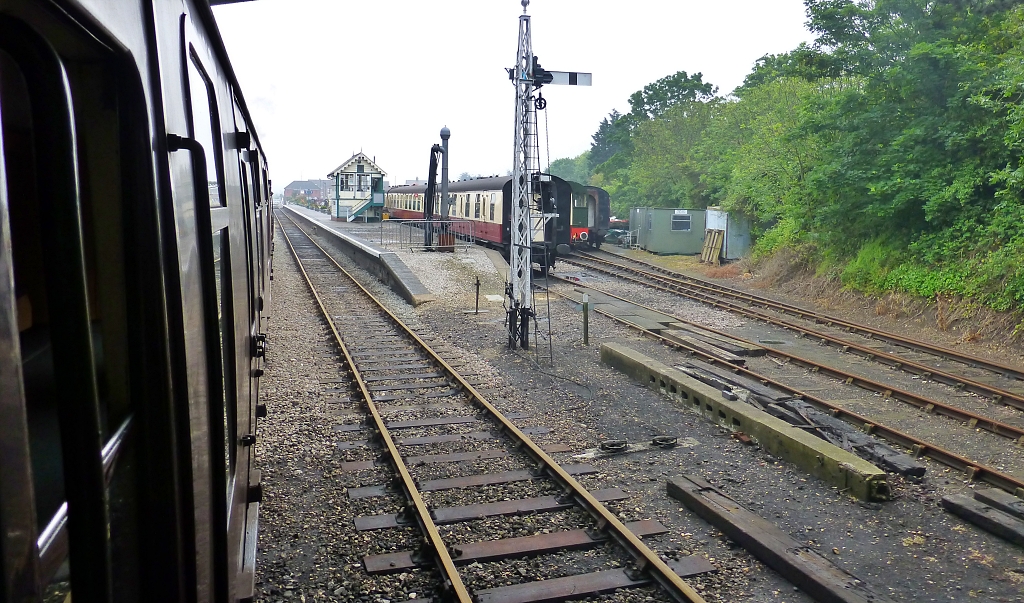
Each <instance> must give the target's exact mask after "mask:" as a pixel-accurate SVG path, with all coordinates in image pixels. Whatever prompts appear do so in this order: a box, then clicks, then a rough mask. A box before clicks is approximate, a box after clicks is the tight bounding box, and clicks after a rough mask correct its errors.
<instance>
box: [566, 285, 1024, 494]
mask: <svg viewBox="0 0 1024 603" xmlns="http://www.w3.org/2000/svg"><path fill="white" fill-rule="evenodd" d="M551 278H552V279H554V280H557V281H561V282H564V283H567V284H570V285H578V283H576V282H574V281H572V280H568V279H565V278H562V277H559V276H554V275H552V277H551ZM589 288H590V289H593V290H594V291H598V292H601V293H602V294H603V295H606V296H608V297H613V298H617V299H620V300H622V301H624V302H627V301H628V302H629V303H633V304H636V302H632V301H630V300H625V299H623V298H621V297H618V296H616V295H614V294H611V293H609V292H607V291H601V290H600V289H597V288H594V287H592V286H591V287H589ZM556 294H557V293H556ZM641 307H644V306H641ZM646 309H648V310H654V309H653V308H646ZM608 318H610V319H612V320H613V321H616V322H619V323H621V324H623V325H626V326H629V327H630V328H634V329H639V330H641V331H643V332H644V333H645V334H646V335H647V336H649V337H653V338H655V339H658V340H659V341H661V342H662V343H663V344H665V345H667V346H669V347H671V348H674V349H679V350H682V351H685V352H687V353H689V354H692V355H694V356H695V357H697V358H699V359H700V360H702V361H704V362H706V363H708V364H710V365H717V366H720V367H723V368H726V369H728V370H729V371H731V372H732V373H735V374H736V375H740V376H745V377H748V378H750V379H752V380H754V381H757V382H760V383H762V384H763V385H768V386H771V387H774V388H776V389H778V390H779V391H782V392H785V393H787V394H790V395H792V396H794V397H796V398H798V399H801V400H804V401H805V402H808V403H810V404H811V405H813V406H815V407H817V408H818V409H820V410H823V411H826V412H828V413H829V414H831V415H832V416H835V417H837V418H839V419H842V420H844V421H846V422H848V423H851V424H853V425H856V426H858V427H860V428H862V429H864V430H865V431H867V432H868V433H871V434H874V435H876V436H878V437H881V438H883V439H885V440H887V441H889V442H892V443H895V444H898V445H900V446H902V447H903V448H906V449H907V450H910V451H911V453H912V454H913V455H914V456H918V457H920V456H923V457H928V458H931V459H932V460H935V461H937V462H939V463H941V464H943V465H945V466H947V467H951V468H953V469H956V470H957V471H960V472H963V473H964V475H965V476H966V477H967V479H968V480H978V481H982V482H986V483H988V484H991V485H993V486H996V487H998V488H1000V489H1003V490H1005V491H1007V492H1010V493H1013V494H1016V495H1017V496H1022V495H1024V480H1022V479H1019V478H1017V477H1015V476H1013V475H1010V474H1008V473H1006V472H1004V471H1001V470H999V469H997V468H995V467H992V466H991V465H989V464H987V463H983V462H980V461H978V460H975V459H971V458H968V457H966V456H964V455H961V454H957V453H955V452H952V451H950V450H948V449H946V448H944V447H942V446H940V445H938V444H935V443H934V442H931V441H928V440H925V439H922V438H919V437H916V436H914V435H913V434H910V433H907V432H906V431H903V430H899V429H896V428H894V427H892V426H890V425H887V424H886V423H884V422H882V421H879V420H877V419H876V418H872V417H868V416H865V415H862V414H859V413H856V412H853V411H851V410H848V409H846V408H843V407H842V406H839V405H836V404H833V403H831V402H829V401H828V400H826V399H824V398H821V397H819V396H815V395H814V394H813V393H810V392H807V391H802V390H801V389H799V388H796V387H792V386H790V385H788V384H786V383H785V382H783V381H780V380H778V379H774V378H772V377H770V376H768V375H765V374H762V373H759V372H757V371H754V370H752V369H751V368H749V367H746V366H742V365H739V364H733V363H730V362H728V361H725V360H722V359H721V358H719V357H717V356H715V355H712V354H709V353H707V352H706V351H704V350H703V349H701V348H699V347H694V346H689V345H687V344H684V343H680V342H678V341H675V340H673V339H669V338H666V337H664V336H662V335H661V334H659V333H657V332H655V331H650V330H646V329H642V328H640V327H638V326H636V325H634V324H632V323H630V322H629V321H628V320H624V319H622V318H619V317H617V316H614V315H611V314H609V315H608ZM679 322H683V323H685V322H688V321H685V320H680V321H679ZM691 324H692V323H691ZM695 326H699V327H700V328H701V329H703V330H706V331H709V332H711V333H715V334H718V335H722V336H724V337H729V338H733V339H737V340H739V341H745V340H743V339H742V338H737V337H736V336H735V335H731V334H728V333H724V332H721V331H717V330H715V329H712V328H708V327H707V326H704V325H695ZM745 343H748V344H754V345H756V342H751V341H745ZM792 358H795V359H796V362H798V363H799V364H801V365H804V366H806V367H808V368H811V369H812V370H813V371H814V372H821V373H831V374H832V376H834V377H840V378H842V379H843V381H844V382H845V383H847V384H851V385H854V384H856V385H861V386H862V387H863V386H864V383H873V384H874V385H873V387H869V388H867V389H870V390H871V391H877V392H880V393H882V394H883V395H884V396H885V397H886V398H890V399H896V400H899V401H902V402H908V401H909V399H910V398H911V397H914V398H915V400H916V403H913V405H914V406H918V407H919V408H923V409H925V410H926V411H927V412H935V413H936V414H945V415H946V416H949V417H951V418H957V419H960V420H965V417H968V418H967V419H966V420H965V423H966V425H967V426H968V427H970V428H979V429H982V428H984V429H987V430H988V431H991V432H993V433H996V434H999V435H1005V436H1007V437H1013V438H1017V439H1016V441H1017V442H1018V443H1019V442H1020V441H1022V440H1024V438H1021V437H1019V436H1018V435H1016V434H1020V433H1024V430H1021V429H1020V428H1018V427H1015V426H1012V425H1008V424H1005V423H1001V422H999V421H995V420H994V419H991V418H988V417H985V416H982V415H977V414H975V413H968V412H966V411H963V410H961V409H958V408H956V407H951V406H949V405H946V404H943V403H941V402H938V401H935V400H931V399H929V398H924V397H922V396H917V395H916V394H911V393H910V392H903V391H900V390H898V389H896V388H893V387H892V386H886V385H885V384H880V383H875V382H870V381H868V380H866V379H863V378H856V379H859V380H860V383H858V382H856V381H855V380H854V379H855V377H854V376H852V375H851V376H847V375H846V374H845V373H842V372H840V371H836V370H834V369H831V368H829V367H826V366H825V365H821V364H816V363H814V362H813V361H810V360H807V359H800V358H796V357H795V356H794V357H792ZM819 368H820V369H821V370H818V369H819Z"/></svg>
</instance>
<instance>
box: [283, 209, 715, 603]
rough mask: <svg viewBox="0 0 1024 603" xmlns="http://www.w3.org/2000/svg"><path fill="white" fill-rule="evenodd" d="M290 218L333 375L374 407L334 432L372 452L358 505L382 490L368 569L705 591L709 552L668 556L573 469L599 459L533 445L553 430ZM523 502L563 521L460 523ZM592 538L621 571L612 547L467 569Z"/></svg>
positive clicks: (462, 593)
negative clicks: (518, 529)
mask: <svg viewBox="0 0 1024 603" xmlns="http://www.w3.org/2000/svg"><path fill="white" fill-rule="evenodd" d="M280 218H281V219H279V220H278V224H279V225H280V227H281V229H282V234H283V235H284V236H285V239H286V241H287V242H288V246H289V248H290V250H291V252H292V254H293V256H294V257H295V259H296V262H297V264H298V265H299V268H300V271H301V273H302V275H303V277H304V278H305V280H306V282H307V284H308V285H309V287H310V291H311V292H312V294H313V296H314V298H315V299H316V302H317V304H318V306H319V307H320V310H321V312H322V314H323V319H324V321H325V323H326V324H327V326H328V329H329V331H330V332H331V334H332V335H333V339H334V343H335V344H336V346H337V352H338V363H339V366H338V371H337V372H338V374H339V375H341V376H340V377H338V378H337V379H333V380H331V381H333V382H334V383H336V384H337V386H338V387H337V389H338V391H340V392H347V393H348V396H349V398H350V400H351V403H350V404H349V407H350V409H351V410H355V409H357V408H358V409H359V410H361V411H362V413H363V415H364V416H365V419H364V420H363V421H361V422H359V423H349V424H345V425H340V426H338V428H336V431H337V432H339V433H345V434H349V435H350V436H352V437H355V438H362V439H349V440H346V441H344V442H342V443H340V444H339V448H341V449H342V450H347V451H359V452H361V453H362V454H361V458H360V460H352V461H350V462H347V463H345V464H344V466H343V469H344V470H346V471H359V472H366V473H365V474H366V475H367V479H377V480H378V481H379V483H378V484H375V485H370V486H363V487H358V488H349V489H348V493H347V495H348V498H349V499H350V501H353V502H352V503H350V504H360V502H359V501H365V500H373V501H374V502H372V504H369V505H367V506H366V507H365V508H367V509H372V510H375V511H376V512H374V513H368V514H366V515H364V516H361V517H358V518H357V519H356V521H355V526H354V527H355V529H356V530H358V531H360V532H371V531H372V532H373V534H374V536H373V539H374V541H375V542H376V546H375V550H383V551H387V552H382V553H379V554H374V555H367V556H366V557H365V558H364V559H363V564H364V567H365V569H366V571H367V572H368V573H371V574H374V573H380V574H384V573H392V572H404V571H410V570H413V569H416V568H425V569H427V571H428V572H429V574H430V576H431V577H432V578H433V579H434V586H433V587H431V588H428V590H433V591H435V592H436V594H438V595H439V596H440V597H442V598H443V599H445V600H458V601H464V602H469V601H477V602H485V601H522V602H529V601H554V600H561V599H563V598H567V597H569V596H573V597H579V596H585V595H588V594H599V593H602V592H609V591H612V590H615V589H620V588H630V587H638V586H646V585H650V584H657V585H660V587H661V588H662V589H663V590H664V592H665V593H666V594H667V595H668V597H670V598H671V599H672V600H675V601H689V602H699V601H703V599H702V598H701V597H700V595H699V594H697V593H696V591H695V590H694V589H693V588H691V587H690V586H689V585H688V584H687V583H686V582H684V581H683V580H682V578H681V577H680V575H683V576H686V575H694V574H698V573H703V572H706V571H712V570H713V567H711V566H710V564H709V563H708V562H707V560H705V559H703V558H699V557H683V558H680V559H678V560H675V561H669V562H666V561H665V560H663V559H661V558H660V557H659V556H658V555H657V554H655V553H654V552H653V551H651V550H650V548H648V547H647V546H646V545H645V544H644V543H643V542H642V541H641V537H642V536H645V535H655V534H658V533H663V532H664V531H666V530H665V528H664V527H663V526H661V524H660V523H658V522H656V521H651V520H646V521H640V522H632V523H630V524H624V523H622V522H621V521H619V520H618V519H617V517H616V516H615V515H614V514H613V513H611V512H610V511H609V510H608V509H607V508H606V507H605V506H604V504H603V502H607V501H614V500H620V499H623V498H625V497H626V496H625V495H624V494H623V493H622V492H621V491H618V490H617V489H608V490H600V491H596V492H590V491H588V490H587V489H586V488H584V487H583V486H582V485H581V484H580V483H579V482H578V481H577V480H576V479H575V478H574V477H573V476H574V475H581V474H586V473H590V472H593V469H592V468H591V467H589V466H585V465H583V466H580V465H575V466H563V465H560V464H559V463H558V462H556V461H555V460H554V459H553V458H552V457H551V456H550V454H554V453H556V452H565V451H567V448H566V447H564V446H560V445H558V444H552V445H548V446H540V445H538V444H537V443H535V442H534V441H533V440H532V439H531V438H530V434H531V433H534V434H536V433H543V428H533V429H527V428H522V429H521V428H519V427H517V426H516V425H515V424H514V423H513V422H512V418H513V417H510V416H505V415H503V414H502V413H501V412H499V411H498V409H497V408H495V407H494V406H493V405H492V404H491V403H490V402H488V401H487V400H486V399H485V398H484V397H483V396H482V395H481V394H480V393H479V392H478V391H477V390H476V389H475V388H474V387H473V385H472V384H471V383H470V381H469V380H467V379H466V378H464V377H463V376H462V375H460V374H459V372H458V371H457V370H456V368H455V367H453V366H452V365H451V364H449V363H448V362H446V361H445V359H443V358H442V357H441V356H439V355H438V354H437V353H435V351H434V350H433V349H432V348H431V346H430V345H428V344H427V343H426V342H425V341H424V340H423V339H421V338H420V337H419V336H417V334H416V333H414V332H413V331H412V330H411V329H409V327H408V326H406V325H405V324H404V323H403V322H402V321H401V320H399V319H398V317H396V316H395V315H394V314H393V313H392V312H391V311H389V310H388V309H387V308H386V307H385V306H384V305H383V304H381V303H380V302H379V301H377V300H376V299H375V298H374V297H373V296H372V295H371V294H370V293H369V292H368V291H367V290H366V289H364V288H363V287H362V286H361V285H360V284H359V283H358V282H356V281H355V279H353V278H352V277H351V276H350V275H349V273H348V272H346V271H345V270H344V269H343V268H342V267H341V265H340V264H338V263H337V262H335V261H334V259H333V258H332V257H331V256H330V254H329V253H328V252H326V251H325V250H324V249H323V248H321V247H320V246H319V245H317V244H316V242H315V241H314V240H313V239H312V238H310V237H309V236H307V235H306V233H305V232H304V231H303V230H302V229H301V228H300V227H299V226H298V225H297V224H295V223H294V222H292V221H291V220H290V219H288V218H287V217H286V216H280ZM467 466H468V468H469V469H470V472H468V473H467V471H466V469H467ZM479 467H489V468H491V467H496V468H499V469H503V470H501V471H485V472H479V470H478V468H479ZM510 484H517V485H518V486H519V487H517V488H513V489H512V491H514V492H517V493H523V492H530V493H532V495H530V496H522V497H520V498H516V499H512V500H510V499H509V497H507V496H502V495H501V494H500V493H503V492H504V493H507V491H505V490H503V488H505V487H508V485H510ZM381 509H387V510H389V511H391V512H388V513H381V512H380V510H381ZM523 513H538V514H541V513H549V514H552V515H551V517H553V518H555V519H554V521H555V523H546V524H545V528H546V529H545V530H544V532H546V533H539V534H537V533H531V534H530V535H522V536H516V537H511V538H502V539H493V533H476V534H475V539H474V537H473V530H472V529H468V530H467V529H460V527H464V526H465V525H468V524H467V522H472V521H479V520H484V519H485V518H487V519H490V518H502V517H505V516H512V515H519V514H523ZM485 524H486V522H485ZM486 525H489V524H486ZM450 526H451V527H450ZM492 527H493V526H492ZM602 547H603V549H602ZM581 549H588V550H590V551H594V550H597V549H601V552H604V553H605V554H606V555H611V556H612V558H613V559H619V560H620V561H617V562H615V563H613V564H612V565H622V566H624V569H614V570H609V569H607V567H608V565H607V564H606V561H607V557H606V558H605V562H602V561H600V560H599V559H600V556H594V555H588V556H586V557H584V556H579V557H577V558H576V560H577V562H578V563H576V564H574V567H575V569H577V570H580V571H576V572H574V573H566V575H562V576H558V577H554V578H549V579H546V580H534V581H529V579H528V578H527V579H526V580H525V581H520V582H518V583H515V584H511V585H508V586H503V587H497V588H488V589H478V590H472V589H471V588H469V587H468V586H467V582H468V581H467V580H466V579H465V575H464V574H463V572H464V571H465V569H466V568H467V567H469V566H470V564H471V566H472V567H474V568H475V569H474V571H476V572H487V571H488V569H487V568H488V566H489V565H488V564H497V563H499V562H501V561H502V560H505V559H510V558H523V557H535V558H537V557H540V556H543V555H550V554H559V555H563V556H564V555H565V554H566V553H565V552H566V551H577V550H581ZM560 558H561V557H560ZM622 560H624V561H625V562H624V563H623V562H622ZM481 566H482V569H481ZM598 568H601V569H598ZM494 571H498V570H494ZM567 571H568V570H567ZM523 578H525V575H524V576H523Z"/></svg>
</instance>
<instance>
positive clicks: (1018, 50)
mask: <svg viewBox="0 0 1024 603" xmlns="http://www.w3.org/2000/svg"><path fill="white" fill-rule="evenodd" d="M805 5H806V8H807V17H808V26H809V28H810V30H811V31H812V32H813V33H814V34H815V36H816V39H815V41H814V42H813V43H811V44H806V45H801V46H799V47H798V48H795V49H794V50H792V51H791V52H789V53H786V54H781V55H768V56H765V57H762V58H761V59H760V60H758V61H757V63H756V64H755V66H754V68H753V70H752V71H751V73H750V74H748V75H747V77H746V79H745V81H744V83H743V85H742V86H740V87H739V88H737V89H736V90H733V91H732V92H731V93H730V94H727V95H723V94H720V93H719V91H718V90H717V89H716V88H715V87H714V86H713V85H712V84H710V83H707V82H704V81H703V76H702V75H701V74H700V73H697V74H693V75H690V74H687V73H686V72H683V71H680V72H678V73H676V74H674V75H671V76H669V77H666V78H663V79H661V80H658V81H657V82H654V83H652V84H650V85H648V86H646V87H644V89H643V90H639V91H637V92H636V93H635V94H633V95H632V96H631V97H630V99H629V105H630V108H629V111H628V112H626V113H619V112H618V111H612V112H611V113H610V114H609V115H608V117H606V118H605V119H604V120H603V121H602V122H601V123H600V125H599V127H598V130H597V132H596V133H595V134H594V136H593V144H592V146H591V148H590V150H589V151H588V152H587V153H584V154H583V155H581V156H580V157H576V158H570V159H560V160H557V161H555V162H553V163H552V166H551V168H552V171H553V172H554V173H556V174H559V175H563V176H565V177H568V178H572V179H575V180H579V181H588V180H589V181H590V182H591V183H592V184H595V185H598V186H602V187H604V188H606V189H607V190H608V191H609V192H610V193H611V195H612V199H613V213H617V214H618V215H625V211H627V209H628V208H629V207H632V206H638V205H647V206H672V207H684V206H685V207H694V208H702V207H706V206H709V205H721V206H723V207H724V208H726V209H728V210H730V211H737V212H742V213H744V214H746V215H748V216H749V217H750V218H752V220H753V222H754V225H755V233H754V234H755V237H756V244H755V250H754V256H755V260H756V259H758V258H764V257H767V256H769V255H772V254H774V253H777V252H780V251H787V252H790V253H792V252H796V253H797V255H798V256H799V257H800V258H801V259H802V260H803V261H805V262H807V263H808V264H809V265H812V266H817V267H818V270H819V272H828V273H830V274H833V275H838V276H839V277H840V278H841V280H842V282H843V284H844V285H846V286H848V287H851V288H854V289H857V290H860V291H863V292H866V293H871V294H875V293H885V292H906V293H911V294H915V295H919V296H923V297H929V298H935V297H938V296H959V297H964V298H969V299H971V300H973V301H974V302H976V303H978V304H980V305H984V306H988V307H990V308H992V309H994V310H997V311H1013V312H1019V311H1020V309H1021V307H1022V302H1024V264H1022V261H1021V260H1022V258H1024V196H1022V195H1024V162H1022V157H1024V6H1021V5H1020V3H1019V2H1015V1H1011V0H942V1H939V2H936V1H935V0H870V1H869V0H806V1H805Z"/></svg>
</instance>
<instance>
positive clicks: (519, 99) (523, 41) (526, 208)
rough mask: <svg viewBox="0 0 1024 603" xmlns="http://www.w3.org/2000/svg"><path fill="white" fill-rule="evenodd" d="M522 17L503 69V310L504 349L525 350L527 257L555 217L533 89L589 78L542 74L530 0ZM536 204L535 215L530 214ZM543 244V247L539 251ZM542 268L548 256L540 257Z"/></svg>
mask: <svg viewBox="0 0 1024 603" xmlns="http://www.w3.org/2000/svg"><path fill="white" fill-rule="evenodd" d="M520 3H521V4H522V5H523V14H522V15H520V16H519V52H518V54H517V55H516V66H515V67H514V68H513V69H509V70H508V76H509V79H511V80H512V82H513V83H514V84H515V86H516V131H515V151H514V153H513V157H512V212H511V213H512V215H511V233H510V236H511V247H512V248H511V250H510V251H509V268H510V270H509V271H510V273H511V274H510V280H511V282H510V283H509V284H508V287H507V290H506V293H507V295H508V297H509V306H508V345H509V347H510V348H515V347H516V346H517V345H518V346H520V347H522V348H523V349H526V348H528V347H529V343H530V319H531V318H533V315H534V314H533V307H532V306H533V291H532V288H533V257H532V251H533V249H532V247H533V242H534V241H535V240H537V239H536V237H537V236H540V240H541V241H543V239H544V233H545V231H546V226H547V223H548V221H549V220H550V219H551V218H553V217H554V216H555V214H554V213H553V211H554V210H553V209H552V211H549V212H545V211H544V208H545V207H546V204H545V203H544V202H543V201H542V200H541V198H540V197H541V196H542V195H541V193H542V191H543V187H542V184H541V183H542V182H547V181H550V178H551V177H550V176H549V175H547V174H541V173H540V142H539V140H538V136H537V111H538V110H543V109H544V108H545V107H546V106H547V101H546V100H545V99H544V97H542V96H541V95H540V94H539V93H538V94H537V96H536V97H535V96H534V91H535V90H538V89H540V87H541V86H543V85H544V84H564V85H570V86H589V85H591V82H592V79H593V76H592V74H590V73H579V72H575V71H546V70H544V69H543V68H541V66H540V62H539V61H538V60H537V57H536V56H535V55H534V54H533V43H532V41H531V36H530V15H528V14H526V7H527V6H529V5H530V0H521V2H520ZM535 203H536V204H537V205H538V206H537V208H536V209H537V215H536V216H534V215H533V213H532V210H533V207H532V206H533V204H535ZM546 248H547V246H546V245H545V249H546ZM544 265H545V267H547V266H549V265H550V258H544Z"/></svg>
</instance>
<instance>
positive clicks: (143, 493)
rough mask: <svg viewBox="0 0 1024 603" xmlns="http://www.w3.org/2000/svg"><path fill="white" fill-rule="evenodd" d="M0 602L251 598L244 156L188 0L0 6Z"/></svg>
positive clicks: (260, 301) (259, 340)
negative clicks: (69, 596) (69, 599)
mask: <svg viewBox="0 0 1024 603" xmlns="http://www.w3.org/2000/svg"><path fill="white" fill-rule="evenodd" d="M0 144H2V149H0V571H2V573H0V601H2V602H14V601H18V602H21V601H37V600H43V599H44V597H45V598H47V599H53V598H57V599H59V600H64V598H65V597H66V595H65V592H68V593H70V594H71V595H72V597H73V599H74V600H75V601H83V602H84V601H88V602H107V601H138V600H147V601H152V600H155V601H182V602H184V601H199V602H213V601H217V602H221V601H237V600H248V599H251V598H252V592H253V577H254V568H253V564H254V561H255V546H256V527H257V515H258V508H259V499H260V487H259V478H258V476H259V472H258V471H257V469H256V467H255V459H254V457H253V443H254V441H255V434H256V419H257V417H258V416H259V415H260V413H261V408H262V407H261V406H260V405H259V404H258V403H257V398H258V393H259V376H260V374H261V373H262V370H261V365H262V362H263V359H262V356H263V354H264V350H265V344H266V342H265V337H264V336H263V335H262V333H263V332H264V331H265V321H266V319H267V312H266V309H268V308H269V303H270V299H269V295H270V282H269V281H270V277H271V272H270V271H271V235H272V228H273V223H272V219H273V218H272V213H271V211H270V198H271V188H270V187H271V185H270V180H269V179H268V176H267V163H266V158H265V156H264V154H263V151H262V149H261V147H260V144H259V139H258V137H257V136H256V132H255V130H254V129H253V125H252V121H251V119H250V117H249V112H248V110H247V108H246V105H245V100H244V98H243V96H242V94H241V91H240V90H239V86H238V83H237V81H236V78H235V76H234V73H233V72H232V69H231V66H230V63H229V62H228V59H227V53H226V50H225V48H224V44H223V42H222V41H221V38H220V35H219V33H218V30H217V27H216V24H215V22H214V18H213V13H212V11H211V9H210V6H209V4H207V3H206V1H205V0H184V1H183V0H137V1H135V2H97V1H93V0H51V1H39V0H4V1H3V2H0Z"/></svg>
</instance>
